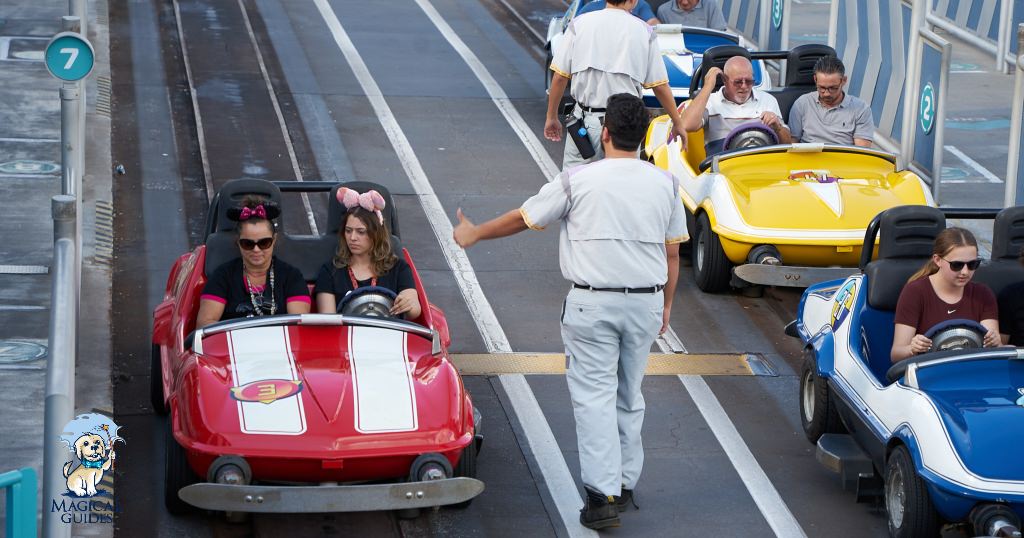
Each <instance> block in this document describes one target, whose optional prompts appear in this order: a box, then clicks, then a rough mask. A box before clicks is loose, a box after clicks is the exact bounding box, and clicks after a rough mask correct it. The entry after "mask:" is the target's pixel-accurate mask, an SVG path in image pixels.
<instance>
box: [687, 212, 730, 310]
mask: <svg viewBox="0 0 1024 538" xmlns="http://www.w3.org/2000/svg"><path fill="white" fill-rule="evenodd" d="M696 241H697V244H696V245H694V246H693V276H694V279H696V281H697V287H698V288H700V289H701V291H706V292H717V291H725V290H727V289H729V279H730V277H731V276H732V275H731V274H730V271H731V269H732V263H731V262H730V261H729V258H727V257H726V256H725V251H724V250H723V249H722V242H721V240H720V239H719V238H718V234H716V233H715V232H714V231H712V230H711V220H710V219H709V218H708V214H707V213H701V214H700V215H698V216H697V238H696Z"/></svg>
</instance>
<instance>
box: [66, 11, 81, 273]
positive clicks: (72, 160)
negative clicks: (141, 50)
mask: <svg viewBox="0 0 1024 538" xmlns="http://www.w3.org/2000/svg"><path fill="white" fill-rule="evenodd" d="M77 4H80V5H77ZM86 5H87V4H86V0H68V6H69V9H70V10H71V12H72V14H71V15H66V16H64V17H61V26H62V27H63V28H64V31H65V32H76V33H80V34H82V35H83V36H84V35H85V17H83V16H78V15H76V14H75V13H76V10H77V12H78V13H81V14H83V15H84V14H85V12H86V7H85V6H86ZM65 88H67V89H68V95H69V101H72V102H73V106H72V109H69V110H68V115H67V116H65V115H64V89H65ZM85 108H86V107H85V80H79V81H77V82H65V83H64V84H63V86H62V87H61V146H62V147H63V148H64V149H63V150H62V153H61V161H62V165H63V170H64V174H63V175H62V179H64V187H65V190H64V191H62V192H63V193H64V194H70V195H72V196H74V197H75V198H76V199H77V202H76V203H77V204H78V207H77V208H76V212H75V214H76V215H78V217H77V218H78V220H77V222H76V224H77V227H78V229H79V230H81V229H82V215H83V214H84V212H83V211H82V200H83V199H84V198H85V195H84V193H83V192H82V178H83V177H84V176H85ZM69 146H70V149H69ZM64 151H67V152H68V153H64ZM69 168H70V170H71V171H70V172H69ZM76 241H77V243H76V245H75V254H76V259H75V267H77V269H76V271H75V280H76V282H79V283H81V282H82V235H81V234H79V235H78V239H77V240H76ZM76 289H77V287H76Z"/></svg>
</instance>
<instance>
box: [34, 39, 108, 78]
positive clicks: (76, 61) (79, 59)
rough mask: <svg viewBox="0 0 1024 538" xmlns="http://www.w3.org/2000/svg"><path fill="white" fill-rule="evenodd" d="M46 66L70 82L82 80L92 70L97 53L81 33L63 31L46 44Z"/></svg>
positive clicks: (53, 73) (54, 74)
mask: <svg viewBox="0 0 1024 538" xmlns="http://www.w3.org/2000/svg"><path fill="white" fill-rule="evenodd" d="M45 57H46V68H47V69H48V70H49V71H50V74H51V75H53V76H55V77H57V78H59V79H61V80H66V81H69V82H74V81H76V80H81V79H83V78H85V77H87V76H89V73H91V72H92V68H93V65H94V64H95V63H96V54H95V52H94V51H93V48H92V44H90V43H89V41H88V40H87V39H85V38H84V37H82V35H81V34H77V33H75V32H61V33H59V34H57V35H55V36H53V39H51V40H50V44H49V45H47V46H46V55H45Z"/></svg>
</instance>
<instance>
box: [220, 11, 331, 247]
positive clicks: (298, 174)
mask: <svg viewBox="0 0 1024 538" xmlns="http://www.w3.org/2000/svg"><path fill="white" fill-rule="evenodd" d="M238 8H239V9H241V10H242V20H244V21H245V30H246V31H247V32H249V41H250V42H251V43H252V48H253V49H255V50H256V61H257V62H258V63H259V65H260V73H261V74H263V81H264V82H265V83H266V85H267V95H268V96H269V97H270V103H271V104H272V105H273V106H274V115H275V117H277V124H278V125H280V126H281V136H282V137H284V145H285V147H287V148H288V158H289V159H291V161H292V172H293V173H294V174H295V181H302V170H301V169H300V168H299V159H298V157H296V156H295V145H294V144H293V143H292V135H291V133H289V132H288V125H287V124H286V123H285V121H284V114H282V113H281V103H279V102H278V100H277V94H276V93H275V92H274V85H273V83H271V82H270V74H269V73H267V64H266V63H265V62H264V61H263V51H261V50H260V44H259V43H258V42H257V41H256V33H255V32H253V31H252V22H250V21H249V10H247V9H245V3H244V2H242V0H238ZM299 196H300V197H301V198H302V207H303V209H305V210H306V220H308V221H309V232H310V233H311V234H313V235H320V231H319V230H318V229H317V226H316V218H315V217H314V216H313V207H312V206H310V205H309V194H307V193H305V192H303V193H301V194H300V195H299Z"/></svg>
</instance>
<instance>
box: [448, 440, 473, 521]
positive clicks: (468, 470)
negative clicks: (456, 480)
mask: <svg viewBox="0 0 1024 538" xmlns="http://www.w3.org/2000/svg"><path fill="white" fill-rule="evenodd" d="M477 454H478V449H477V443H476V439H473V440H472V441H470V442H469V444H468V445H466V448H463V449H462V455H460V456H459V463H457V464H456V465H455V476H457V477H462V476H464V477H466V478H476V456H477ZM472 503H473V499H470V500H468V501H462V502H460V503H455V504H452V505H449V506H451V507H452V508H457V509H462V508H467V507H468V506H469V505H470V504H472Z"/></svg>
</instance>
